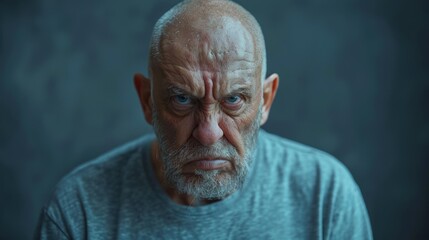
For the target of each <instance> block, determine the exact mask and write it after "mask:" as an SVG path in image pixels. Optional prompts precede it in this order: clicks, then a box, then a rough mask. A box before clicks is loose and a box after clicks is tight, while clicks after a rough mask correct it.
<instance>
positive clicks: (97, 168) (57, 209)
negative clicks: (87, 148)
mask: <svg viewBox="0 0 429 240" xmlns="http://www.w3.org/2000/svg"><path fill="white" fill-rule="evenodd" d="M153 138H154V136H153V135H146V136H143V137H141V138H139V139H136V140H134V141H131V142H129V143H126V144H124V145H122V146H120V147H118V148H115V149H113V150H111V151H109V152H107V153H106V154H103V155H101V156H100V157H98V158H96V159H94V160H91V161H89V162H87V163H84V164H82V165H80V166H78V167H76V168H75V169H74V170H72V171H71V172H70V173H69V174H67V175H66V176H65V177H63V178H62V179H61V181H60V182H59V183H58V184H57V186H56V187H55V190H54V193H53V196H52V197H51V200H50V202H49V204H48V205H47V206H46V210H47V213H48V214H49V215H50V216H51V217H52V218H53V219H59V218H62V217H63V216H61V215H64V214H65V212H68V213H70V214H73V213H77V212H79V211H83V209H81V208H82V207H83V206H95V207H96V206H97V204H96V202H97V203H98V204H101V205H102V204H103V203H106V202H107V201H112V199H115V198H116V196H117V195H118V193H120V191H122V185H123V184H128V183H134V182H135V181H138V180H140V178H139V177H141V176H140V175H141V174H142V172H143V171H142V169H140V167H142V164H141V161H142V160H143V158H144V157H145V156H142V155H143V154H145V153H146V152H147V151H146V150H145V149H146V148H148V147H149V145H150V142H151V141H152V139H153ZM101 205H100V206H101Z"/></svg>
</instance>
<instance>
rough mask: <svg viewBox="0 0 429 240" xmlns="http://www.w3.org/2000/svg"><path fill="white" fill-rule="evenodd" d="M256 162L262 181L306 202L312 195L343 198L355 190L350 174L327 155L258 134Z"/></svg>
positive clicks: (308, 147) (289, 141)
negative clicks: (258, 151) (297, 195)
mask: <svg viewBox="0 0 429 240" xmlns="http://www.w3.org/2000/svg"><path fill="white" fill-rule="evenodd" d="M259 144H260V146H259V150H260V151H261V154H263V156H262V157H261V158H260V159H258V161H260V163H258V164H260V165H259V166H260V168H264V169H266V171H265V172H267V173H268V174H261V175H262V176H261V178H263V179H264V181H268V182H272V183H273V184H276V185H280V186H282V187H283V189H288V191H291V192H292V193H294V194H295V193H296V194H299V195H300V197H304V198H306V199H308V200H310V199H313V198H314V197H317V196H313V194H315V193H318V195H319V196H323V197H326V198H337V199H338V198H347V196H350V194H352V195H354V194H355V193H354V192H355V191H359V190H358V187H357V184H356V182H355V180H354V179H353V177H352V175H351V173H350V171H349V170H348V169H347V168H346V167H345V166H344V164H343V163H342V162H340V161H339V160H338V159H337V158H335V157H334V156H332V155H331V154H329V153H326V152H324V151H321V150H318V149H316V148H313V147H310V146H306V145H304V144H301V143H297V142H295V141H292V140H289V139H286V138H282V137H280V136H276V135H273V134H270V133H267V132H265V131H261V135H260V142H259Z"/></svg>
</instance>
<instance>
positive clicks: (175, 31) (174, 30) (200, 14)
mask: <svg viewBox="0 0 429 240" xmlns="http://www.w3.org/2000/svg"><path fill="white" fill-rule="evenodd" d="M171 46H174V47H175V48H174V51H177V50H178V51H180V49H192V50H194V51H198V55H199V56H200V57H199V59H195V55H194V56H190V55H189V54H186V53H185V52H183V54H176V56H182V57H183V58H184V59H174V58H175V57H174V56H173V55H172V54H169V53H170V52H171V50H173V48H172V47H171ZM231 54H235V55H237V56H236V57H238V58H243V59H246V57H247V59H249V56H250V55H252V56H251V57H252V58H253V60H254V61H255V63H257V65H256V66H257V69H255V70H258V71H259V73H260V78H261V79H264V77H265V74H266V53H265V43H264V38H263V35H262V31H261V28H260V26H259V24H258V22H257V21H256V20H255V18H254V17H253V16H252V15H251V14H250V13H249V12H248V11H246V10H245V9H244V8H242V7H241V6H240V5H238V4H236V3H234V2H231V1H227V0H191V1H184V2H181V3H179V4H178V5H176V6H174V7H173V8H172V9H170V10H169V11H168V12H167V13H165V14H164V15H163V16H162V17H161V18H160V19H159V20H158V21H157V23H156V24H155V27H154V31H153V34H152V39H151V44H150V54H149V57H150V59H149V74H150V75H151V78H152V73H153V71H154V68H156V67H157V65H158V64H159V63H166V62H169V61H171V60H175V61H182V60H190V59H191V60H192V58H194V60H195V61H199V62H200V64H205V63H207V64H209V62H210V61H211V60H212V59H215V60H216V61H218V63H220V65H221V66H224V65H227V64H228V56H231ZM246 54H247V56H244V55H246ZM201 56H205V58H201ZM258 75H259V74H258Z"/></svg>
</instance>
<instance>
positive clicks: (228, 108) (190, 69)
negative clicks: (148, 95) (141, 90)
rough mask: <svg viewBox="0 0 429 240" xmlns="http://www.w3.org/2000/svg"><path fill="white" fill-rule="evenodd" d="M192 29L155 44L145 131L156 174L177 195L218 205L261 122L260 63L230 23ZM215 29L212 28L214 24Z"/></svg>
mask: <svg viewBox="0 0 429 240" xmlns="http://www.w3.org/2000/svg"><path fill="white" fill-rule="evenodd" d="M216 21H218V22H217V23H216V24H213V26H211V27H210V29H209V30H208V29H207V27H203V26H201V27H200V25H199V23H198V22H195V23H194V24H193V25H192V26H187V27H186V28H178V29H177V32H175V31H170V32H173V33H172V34H173V35H170V36H167V37H166V38H165V39H164V40H163V41H161V46H160V49H161V57H160V60H159V61H158V62H157V63H156V66H154V67H153V69H152V70H153V83H152V84H153V90H152V95H153V96H152V99H153V106H152V109H153V125H154V129H155V133H156V135H157V137H158V140H159V145H160V150H161V151H160V152H161V158H162V163H163V166H164V172H165V175H166V178H167V180H168V182H169V183H170V184H171V185H172V186H173V187H174V188H175V189H176V190H178V191H179V192H182V193H186V194H189V195H191V196H194V197H196V198H204V199H219V198H224V197H226V196H227V195H229V194H231V193H232V192H234V191H235V190H237V189H238V188H239V187H240V186H241V185H242V183H243V181H244V179H245V176H246V174H247V169H248V165H249V163H250V162H251V160H252V158H253V157H254V156H253V153H254V151H253V150H254V149H255V144H256V139H257V133H258V129H259V126H260V118H261V103H262V92H261V87H262V85H261V63H260V61H259V60H258V59H257V58H256V56H255V49H254V43H253V40H252V37H251V35H250V33H249V32H248V31H247V30H246V29H245V28H244V27H243V26H242V25H241V23H240V22H238V21H237V20H234V19H232V18H230V17H223V18H220V19H219V18H217V19H216ZM219 21H220V22H219Z"/></svg>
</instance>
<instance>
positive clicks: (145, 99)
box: [134, 73, 152, 125]
mask: <svg viewBox="0 0 429 240" xmlns="http://www.w3.org/2000/svg"><path fill="white" fill-rule="evenodd" d="M134 87H135V88H136V90H137V94H138V96H139V99H140V105H141V106H142V109H143V113H144V116H145V119H146V122H147V123H149V124H151V125H152V98H151V90H150V79H148V78H146V77H145V76H143V74H140V73H136V74H134Z"/></svg>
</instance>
